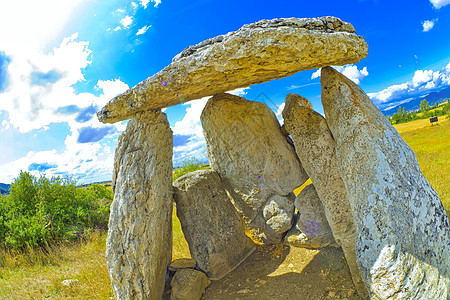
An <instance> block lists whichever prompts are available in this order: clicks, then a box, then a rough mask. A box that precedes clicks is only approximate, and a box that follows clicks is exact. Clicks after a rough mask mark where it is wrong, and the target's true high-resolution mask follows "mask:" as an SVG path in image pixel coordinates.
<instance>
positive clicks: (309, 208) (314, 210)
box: [284, 184, 336, 248]
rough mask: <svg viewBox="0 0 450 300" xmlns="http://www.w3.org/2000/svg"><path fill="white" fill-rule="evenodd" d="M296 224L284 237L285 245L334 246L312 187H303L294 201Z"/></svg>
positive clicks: (328, 226)
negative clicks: (297, 214)
mask: <svg viewBox="0 0 450 300" xmlns="http://www.w3.org/2000/svg"><path fill="white" fill-rule="evenodd" d="M295 207H296V208H297V210H298V213H299V216H298V220H297V224H296V226H295V227H293V228H292V229H291V230H290V231H289V233H288V234H287V235H286V237H285V239H284V241H285V243H286V244H289V245H291V246H295V247H305V248H322V247H325V246H328V245H332V244H334V245H336V243H335V240H334V238H333V233H332V232H331V229H330V225H328V221H327V217H326V216H325V212H324V208H323V205H322V203H321V202H320V199H319V196H318V195H317V192H316V189H315V188H314V185H312V184H310V185H308V186H307V187H305V188H304V189H303V190H302V191H301V193H300V194H299V195H298V196H297V198H296V199H295Z"/></svg>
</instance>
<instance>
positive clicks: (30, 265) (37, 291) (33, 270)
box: [0, 233, 113, 299]
mask: <svg viewBox="0 0 450 300" xmlns="http://www.w3.org/2000/svg"><path fill="white" fill-rule="evenodd" d="M105 238H106V235H105V234H103V235H101V234H100V233H94V234H93V235H92V236H91V238H90V239H89V240H88V241H86V242H85V243H78V244H62V245H58V246H54V247H53V248H52V249H47V251H48V250H49V251H48V253H45V252H46V250H36V251H31V252H30V253H29V254H17V253H11V252H8V251H2V253H1V261H0V296H1V297H0V298H1V299H112V297H113V294H112V289H111V284H110V280H109V274H108V270H107V267H106V259H105ZM66 279H75V280H77V282H74V283H73V284H72V285H70V286H65V285H63V284H62V281H64V280H66Z"/></svg>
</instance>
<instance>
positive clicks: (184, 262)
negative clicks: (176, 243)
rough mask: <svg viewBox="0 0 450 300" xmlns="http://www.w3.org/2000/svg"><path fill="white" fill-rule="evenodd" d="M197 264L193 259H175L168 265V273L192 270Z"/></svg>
mask: <svg viewBox="0 0 450 300" xmlns="http://www.w3.org/2000/svg"><path fill="white" fill-rule="evenodd" d="M196 265H197V262H196V261H195V259H193V258H179V259H175V260H174V261H173V262H171V263H170V265H169V271H172V272H174V271H177V270H179V269H194V268H195V266H196Z"/></svg>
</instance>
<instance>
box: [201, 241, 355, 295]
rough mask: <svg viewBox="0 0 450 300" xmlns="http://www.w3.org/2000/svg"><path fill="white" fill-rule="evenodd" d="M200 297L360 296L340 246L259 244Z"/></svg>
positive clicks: (212, 283) (213, 282)
mask: <svg viewBox="0 0 450 300" xmlns="http://www.w3.org/2000/svg"><path fill="white" fill-rule="evenodd" d="M202 299H208V300H219V299H236V300H238V299H239V300H243V299H257V300H264V299H305V300H307V299H314V300H316V299H348V300H354V299H360V297H358V296H357V292H356V289H355V287H354V285H353V282H352V280H351V275H350V272H349V270H348V266H347V263H346V261H345V259H344V254H343V252H342V250H341V249H340V248H335V247H326V248H323V249H317V250H315V249H305V248H297V247H289V246H286V245H281V244H280V245H275V246H267V245H262V246H258V248H257V250H256V251H255V252H253V254H252V255H250V256H249V257H248V259H247V260H246V261H244V262H243V263H242V264H241V265H240V266H239V267H237V268H236V269H235V270H234V271H233V272H231V273H229V274H228V275H227V276H225V277H224V278H222V279H221V280H217V281H212V282H211V284H210V285H209V287H208V288H207V289H206V292H205V295H204V296H203V298H202Z"/></svg>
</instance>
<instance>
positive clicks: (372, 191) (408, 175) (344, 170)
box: [321, 67, 450, 299]
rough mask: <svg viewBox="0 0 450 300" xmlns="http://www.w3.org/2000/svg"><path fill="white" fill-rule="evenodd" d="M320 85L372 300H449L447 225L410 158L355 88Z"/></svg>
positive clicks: (325, 72)
mask: <svg viewBox="0 0 450 300" xmlns="http://www.w3.org/2000/svg"><path fill="white" fill-rule="evenodd" d="M321 84H322V103H323V107H324V112H325V116H326V119H327V123H328V126H329V128H330V130H331V132H332V134H333V137H334V139H335V142H336V161H337V165H338V170H339V173H340V175H341V178H342V180H343V181H344V184H345V187H346V190H347V196H348V200H349V202H350V206H351V209H352V212H353V216H354V222H355V226H356V260H357V263H358V267H359V269H360V271H361V275H362V279H363V280H364V282H365V284H366V286H367V288H368V290H369V293H370V296H371V297H372V298H373V299H394V298H395V299H449V295H450V226H449V221H448V218H447V215H446V213H445V210H444V207H443V205H442V202H441V201H440V199H439V197H438V195H437V194H436V192H435V191H434V190H433V188H432V187H431V186H430V184H429V183H428V182H427V180H426V179H425V177H424V176H423V174H422V172H421V171H420V168H419V164H418V163H417V159H416V156H415V154H414V152H413V151H412V149H411V148H410V147H409V146H408V145H407V144H406V143H405V142H404V141H403V140H402V139H401V137H400V135H399V134H398V132H397V131H396V130H395V128H394V127H392V126H391V124H390V123H389V121H388V120H387V119H386V117H385V116H384V115H383V114H382V113H381V112H380V110H379V109H378V108H376V107H375V105H373V103H372V102H371V101H370V99H369V98H368V97H367V95H366V94H365V93H364V92H363V91H362V90H361V89H360V88H359V87H358V86H357V85H356V84H355V83H353V82H352V81H350V80H349V79H347V78H346V77H345V76H343V75H341V74H340V73H338V72H337V71H336V70H334V69H333V68H330V67H326V68H323V69H322V75H321Z"/></svg>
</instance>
